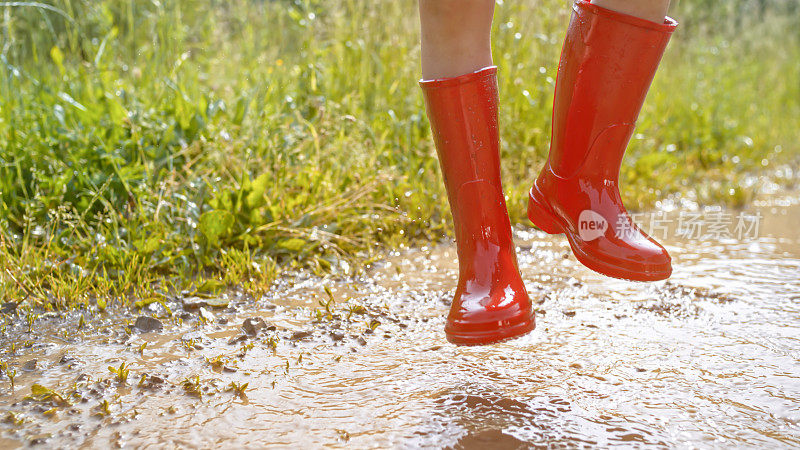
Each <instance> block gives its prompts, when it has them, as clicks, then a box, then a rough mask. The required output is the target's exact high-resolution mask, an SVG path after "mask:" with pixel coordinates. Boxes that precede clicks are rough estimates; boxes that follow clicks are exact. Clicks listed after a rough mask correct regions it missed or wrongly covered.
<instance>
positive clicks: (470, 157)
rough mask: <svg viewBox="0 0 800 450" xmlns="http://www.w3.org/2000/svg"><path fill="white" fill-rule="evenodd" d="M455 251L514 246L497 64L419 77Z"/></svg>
mask: <svg viewBox="0 0 800 450" xmlns="http://www.w3.org/2000/svg"><path fill="white" fill-rule="evenodd" d="M420 86H421V87H422V90H423V93H424V96H425V105H426V109H427V113H428V119H429V121H430V123H431V131H432V133H433V139H434V142H435V144H436V152H437V154H438V157H439V163H440V166H441V169H442V175H443V177H444V183H445V188H446V189H447V196H448V200H449V202H450V209H451V212H452V215H453V221H454V223H455V230H456V240H457V242H458V247H459V254H462V253H470V254H471V253H474V252H476V251H480V250H481V249H479V248H478V247H479V246H484V247H485V246H487V245H490V244H491V245H494V246H497V247H501V248H503V249H504V250H506V249H507V248H508V247H512V248H513V243H512V242H511V238H510V236H511V224H510V222H509V220H508V212H507V210H506V203H505V197H504V196H503V192H502V186H501V181H500V155H499V137H498V124H497V102H498V93H497V68H496V67H487V68H485V69H481V70H479V71H477V72H474V73H470V74H466V75H462V76H459V77H455V78H446V79H438V80H430V81H420Z"/></svg>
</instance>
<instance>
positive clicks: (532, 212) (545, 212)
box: [528, 189, 564, 234]
mask: <svg viewBox="0 0 800 450" xmlns="http://www.w3.org/2000/svg"><path fill="white" fill-rule="evenodd" d="M528 219H530V220H531V222H533V224H534V225H535V226H536V227H537V228H539V229H540V230H542V231H544V232H545V233H547V234H561V233H563V232H564V230H563V229H562V228H561V225H560V224H559V223H558V219H556V218H555V216H554V215H553V213H552V212H550V208H548V207H547V206H544V205H542V204H541V203H539V201H538V200H536V198H535V197H534V195H533V189H531V192H530V194H528Z"/></svg>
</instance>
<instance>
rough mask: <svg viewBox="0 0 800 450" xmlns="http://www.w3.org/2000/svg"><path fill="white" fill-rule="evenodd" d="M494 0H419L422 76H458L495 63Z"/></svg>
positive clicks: (430, 78) (427, 78)
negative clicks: (493, 50)
mask: <svg viewBox="0 0 800 450" xmlns="http://www.w3.org/2000/svg"><path fill="white" fill-rule="evenodd" d="M494 1H495V0H419V14H420V23H421V28H422V33H421V34H422V78H423V79H425V80H432V79H436V78H445V77H455V76H459V75H463V74H465V73H470V72H474V71H476V70H478V69H482V68H484V67H487V66H491V65H492V45H491V36H490V35H491V28H492V15H493V14H494Z"/></svg>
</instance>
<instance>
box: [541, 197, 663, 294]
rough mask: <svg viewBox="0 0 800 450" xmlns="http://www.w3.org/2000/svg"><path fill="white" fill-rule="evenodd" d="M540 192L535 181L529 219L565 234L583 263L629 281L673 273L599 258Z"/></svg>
mask: <svg viewBox="0 0 800 450" xmlns="http://www.w3.org/2000/svg"><path fill="white" fill-rule="evenodd" d="M538 192H539V190H538V188H537V187H536V184H535V183H534V185H533V187H532V188H531V190H530V192H529V194H528V219H530V221H531V222H533V224H534V225H536V227H537V228H539V229H540V230H542V231H544V232H545V233H547V234H563V235H565V236H566V237H567V241H569V246H570V248H571V249H572V254H574V255H575V258H576V259H577V260H578V261H580V263H581V264H583V265H584V266H586V267H588V268H589V269H592V270H594V271H595V272H597V273H600V274H603V275H606V276H609V277H612V278H619V279H621V280H628V281H660V280H666V279H667V278H669V277H670V275H672V268H671V267H670V268H669V269H668V270H656V271H640V272H632V271H631V270H630V269H628V268H625V267H621V266H619V265H617V264H613V263H610V262H608V261H604V260H601V259H598V258H597V257H595V256H592V255H590V254H589V253H587V252H586V251H584V250H583V249H582V248H581V246H580V245H579V244H578V241H577V239H576V238H575V236H574V235H573V233H571V232H570V231H568V228H567V226H566V224H565V223H564V222H563V221H562V219H561V218H560V217H558V215H557V214H556V213H555V212H554V211H553V210H552V209H551V208H550V206H548V205H547V203H546V202H544V201H542V200H540V199H538V198H537V193H538Z"/></svg>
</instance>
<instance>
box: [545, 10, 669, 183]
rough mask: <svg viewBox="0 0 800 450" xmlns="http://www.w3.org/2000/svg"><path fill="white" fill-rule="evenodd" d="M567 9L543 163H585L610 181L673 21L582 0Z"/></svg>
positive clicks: (565, 166)
mask: <svg viewBox="0 0 800 450" xmlns="http://www.w3.org/2000/svg"><path fill="white" fill-rule="evenodd" d="M573 11H574V12H573V15H572V18H571V20H570V24H569V28H568V30H567V35H566V38H565V41H564V47H563V49H562V51H561V60H560V62H559V67H558V77H557V80H556V95H555V99H554V103H553V131H552V139H551V144H550V145H551V149H550V158H549V164H548V165H549V166H550V170H551V171H552V172H553V173H554V174H555V175H557V176H559V177H563V178H569V177H572V176H574V175H576V173H577V172H579V171H582V170H590V171H594V172H595V174H596V175H599V176H602V177H604V178H607V179H609V180H612V181H614V182H616V180H617V178H618V173H619V166H620V163H621V161H622V156H623V155H624V153H625V148H626V147H627V144H628V141H629V140H630V137H631V133H632V132H633V128H634V124H635V123H636V119H637V117H638V115H639V111H640V109H641V107H642V103H643V102H644V99H645V96H646V95H647V91H648V89H649V87H650V83H651V82H652V80H653V76H654V75H655V72H656V68H657V67H658V64H659V62H660V60H661V56H662V54H663V53H664V49H665V48H666V46H667V43H668V42H669V38H670V36H671V34H672V32H673V31H674V30H675V27H676V26H677V23H676V22H675V21H674V20H673V19H671V18H666V19H665V21H664V22H663V23H655V22H650V21H648V20H644V19H640V18H637V17H633V16H629V15H626V14H623V13H619V12H616V11H611V10H609V9H605V8H602V7H600V6H597V5H594V4H591V3H589V2H588V1H584V0H578V1H577V2H576V3H575V4H574V5H573ZM609 153H612V154H613V155H609ZM601 161H602V163H600V162H601Z"/></svg>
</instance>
